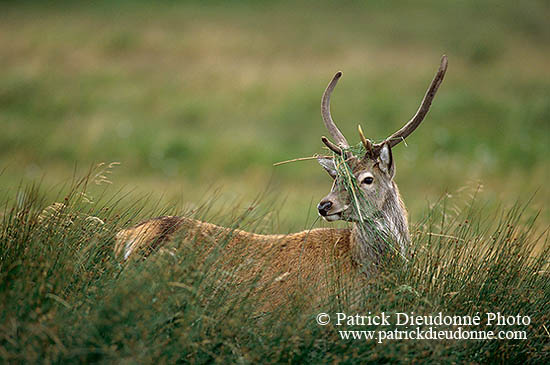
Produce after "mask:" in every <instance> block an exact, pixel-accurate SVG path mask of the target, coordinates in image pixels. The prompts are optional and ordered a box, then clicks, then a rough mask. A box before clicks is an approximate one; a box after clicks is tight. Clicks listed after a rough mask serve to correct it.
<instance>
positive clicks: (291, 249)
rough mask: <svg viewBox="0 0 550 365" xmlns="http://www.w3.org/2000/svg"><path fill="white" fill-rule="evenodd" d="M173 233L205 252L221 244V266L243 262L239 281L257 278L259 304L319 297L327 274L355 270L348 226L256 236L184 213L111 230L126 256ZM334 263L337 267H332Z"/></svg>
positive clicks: (347, 274)
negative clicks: (302, 295)
mask: <svg viewBox="0 0 550 365" xmlns="http://www.w3.org/2000/svg"><path fill="white" fill-rule="evenodd" d="M177 232H181V233H184V235H185V237H182V238H185V239H189V241H191V242H194V244H195V245H201V247H196V248H197V249H199V248H200V249H202V250H204V251H205V252H211V250H212V249H214V248H215V247H217V245H219V244H225V246H224V247H223V250H224V253H222V254H220V255H219V259H220V260H222V261H224V262H223V263H222V265H224V266H227V267H235V266H236V265H239V264H242V263H245V262H246V263H247V264H246V268H245V269H244V273H245V274H244V275H243V278H242V280H241V281H242V282H247V281H250V280H259V282H258V284H259V285H258V287H259V288H260V290H262V292H263V294H262V299H263V300H264V301H265V304H264V305H263V307H264V308H273V307H276V306H278V305H280V304H282V303H285V302H286V301H288V300H289V299H290V297H291V296H292V295H293V294H295V293H304V292H308V291H310V292H311V294H312V295H311V298H312V299H313V296H316V297H319V292H320V291H323V293H324V294H328V291H330V288H327V286H326V283H327V282H330V281H328V280H327V274H328V275H330V274H331V273H337V274H338V275H339V279H338V280H340V281H342V280H348V279H352V278H354V277H355V276H356V274H357V273H358V270H357V269H356V268H355V265H354V263H353V260H352V259H351V258H350V253H351V251H352V250H351V249H350V248H351V246H353V245H354V244H355V243H354V234H353V231H352V230H351V229H331V228H318V229H312V230H308V231H302V232H297V233H292V234H288V235H261V234H255V233H250V232H246V231H243V230H239V229H230V228H226V227H220V226H217V225H214V224H211V223H206V222H202V221H198V220H194V219H190V218H186V217H174V216H166V217H159V218H154V219H151V220H148V221H145V222H142V223H140V224H138V225H137V226H135V227H132V228H128V229H125V230H123V231H120V232H119V233H118V234H117V235H116V246H115V251H116V253H117V254H118V255H120V254H123V253H125V251H127V250H128V249H130V250H131V253H130V254H128V255H126V257H130V256H131V255H135V254H136V253H137V252H142V253H148V252H149V251H151V250H152V249H154V248H157V247H160V246H161V245H162V243H164V242H166V241H167V240H169V239H170V238H171V237H173V236H174V234H177ZM205 246H206V247H205ZM126 253H127V252H126ZM226 253H227V254H226ZM336 267H338V270H332V269H333V268H336ZM242 273H243V272H242V271H241V274H242Z"/></svg>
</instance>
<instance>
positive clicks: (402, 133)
mask: <svg viewBox="0 0 550 365" xmlns="http://www.w3.org/2000/svg"><path fill="white" fill-rule="evenodd" d="M446 71H447V56H446V55H443V57H441V64H440V65H439V70H437V73H436V74H435V77H434V79H433V80H432V83H431V84H430V87H429V88H428V91H426V95H424V99H422V103H421V104H420V107H419V108H418V110H417V111H416V114H415V115H414V117H412V119H411V120H410V121H409V122H408V123H407V124H405V125H404V126H403V127H402V128H401V129H400V130H398V131H397V132H395V133H394V134H392V135H391V136H389V137H388V138H386V140H385V141H384V142H382V143H378V144H376V146H375V147H377V148H380V147H381V146H382V144H383V143H388V145H389V147H393V146H395V145H396V144H398V143H399V142H401V141H403V140H404V139H405V138H407V137H408V136H409V134H411V133H412V132H413V131H414V130H415V129H416V128H417V127H418V126H419V125H420V123H422V120H424V117H425V116H426V114H427V113H428V110H430V106H431V105H432V101H433V99H434V97H435V93H436V92H437V89H438V88H439V85H441V82H442V81H443V77H444V76H445V72H446Z"/></svg>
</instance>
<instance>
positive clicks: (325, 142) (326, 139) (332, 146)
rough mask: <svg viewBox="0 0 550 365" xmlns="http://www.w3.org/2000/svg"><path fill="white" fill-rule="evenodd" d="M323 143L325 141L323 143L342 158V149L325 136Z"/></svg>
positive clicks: (322, 138) (322, 139)
mask: <svg viewBox="0 0 550 365" xmlns="http://www.w3.org/2000/svg"><path fill="white" fill-rule="evenodd" d="M321 141H323V143H324V144H325V145H326V146H327V147H328V148H329V149H330V150H331V151H333V152H334V153H336V154H337V155H339V156H342V149H341V148H340V147H338V146H337V145H335V144H334V143H332V142H331V141H329V139H328V138H327V137H325V136H322V137H321Z"/></svg>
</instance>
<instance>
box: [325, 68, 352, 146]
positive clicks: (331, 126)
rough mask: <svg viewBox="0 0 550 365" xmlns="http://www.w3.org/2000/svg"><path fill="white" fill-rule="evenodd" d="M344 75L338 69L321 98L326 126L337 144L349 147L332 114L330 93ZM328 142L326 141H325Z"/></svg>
mask: <svg viewBox="0 0 550 365" xmlns="http://www.w3.org/2000/svg"><path fill="white" fill-rule="evenodd" d="M341 76H342V71H338V72H337V73H336V75H334V77H333V78H332V81H331V82H330V83H329V84H328V86H327V88H326V90H325V92H324V93H323V98H322V99H321V115H322V116H323V121H324V122H325V126H326V127H327V129H328V132H329V133H330V135H331V136H332V138H334V140H335V141H336V144H338V145H340V146H342V147H344V148H347V147H349V143H348V141H347V140H346V137H344V135H343V134H342V132H340V130H339V129H338V127H337V126H336V124H335V123H334V121H333V120H332V116H331V115H330V95H331V94H332V91H333V90H334V87H335V86H336V84H337V83H338V79H339V78H340V77H341ZM325 144H326V143H325Z"/></svg>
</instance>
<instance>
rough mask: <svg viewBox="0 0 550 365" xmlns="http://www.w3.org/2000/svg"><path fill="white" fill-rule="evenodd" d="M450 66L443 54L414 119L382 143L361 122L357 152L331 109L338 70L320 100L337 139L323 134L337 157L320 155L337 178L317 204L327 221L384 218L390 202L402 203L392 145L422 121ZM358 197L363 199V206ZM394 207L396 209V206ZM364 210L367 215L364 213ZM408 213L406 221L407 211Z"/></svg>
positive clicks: (332, 174)
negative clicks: (367, 135)
mask: <svg viewBox="0 0 550 365" xmlns="http://www.w3.org/2000/svg"><path fill="white" fill-rule="evenodd" d="M446 70H447V57H446V56H443V57H442V58H441V64H440V66H439V70H438V71H437V73H436V75H435V77H434V79H433V80H432V83H431V84H430V87H429V88H428V91H427V92H426V95H425V96H424V99H423V100H422V103H421V104H420V107H419V108H418V111H417V112H416V114H415V115H414V116H413V117H412V119H411V120H410V121H409V122H408V123H406V124H405V125H404V126H403V127H402V128H401V129H399V130H398V131H396V132H395V133H393V134H392V135H391V136H389V137H388V138H386V139H385V140H383V141H382V142H380V143H373V142H372V141H371V140H369V139H367V138H365V136H364V134H363V131H362V129H361V126H359V127H358V129H359V137H360V139H361V142H362V146H363V147H364V153H363V154H362V155H359V156H357V155H355V154H354V153H353V152H352V151H351V148H350V145H349V143H348V142H347V140H346V138H345V137H344V135H343V134H342V132H340V130H339V129H338V127H337V126H336V124H335V123H334V121H333V120H332V116H331V113H330V96H331V94H332V91H333V90H334V87H335V86H336V83H337V82H338V80H339V79H340V77H341V76H342V72H337V73H336V75H334V77H333V79H332V81H331V82H330V83H329V85H328V86H327V88H326V90H325V92H324V93H323V97H322V100H321V114H322V116H323V121H324V123H325V126H326V127H327V129H328V132H329V134H330V136H331V137H332V138H333V140H334V141H335V142H336V143H333V142H331V141H330V140H328V139H327V138H326V137H324V136H323V137H322V138H321V140H322V141H323V143H324V144H325V145H326V146H327V147H328V148H329V149H330V150H331V151H333V152H334V154H335V156H334V158H325V157H320V158H318V161H319V163H320V164H321V166H322V167H323V168H324V169H325V170H326V171H327V172H328V173H329V175H330V176H331V177H332V178H333V179H334V183H333V185H332V189H331V191H330V193H329V194H328V195H327V196H325V197H324V198H323V199H322V200H321V201H320V203H319V205H318V206H317V208H318V211H319V215H321V217H323V218H324V219H325V220H327V221H336V220H345V221H352V222H358V221H361V220H364V219H365V218H367V219H374V218H376V217H377V216H381V217H382V218H383V217H384V216H385V215H387V214H390V213H391V212H387V211H388V210H391V209H392V208H391V207H390V205H392V204H391V202H394V203H395V202H398V203H399V204H398V205H400V206H401V208H402V211H403V212H405V210H404V208H403V207H402V203H401V199H400V197H399V192H398V190H397V186H396V185H395V183H394V182H393V177H394V175H395V164H394V161H393V157H392V148H393V147H394V146H396V145H397V144H399V143H400V142H401V141H404V140H405V138H407V137H408V136H409V135H410V134H411V133H412V132H413V131H414V130H415V129H416V128H417V127H418V126H419V125H420V123H421V122H422V120H423V119H424V117H425V116H426V114H427V113H428V110H429V109H430V106H431V104H432V101H433V98H434V96H435V93H436V92H437V90H438V88H439V85H440V84H441V82H442V81H443V77H444V76H445V71H446ZM357 201H362V204H361V205H362V206H361V208H359V207H357ZM393 205H394V206H395V204H393ZM394 209H397V208H395V207H394ZM361 214H363V215H366V217H365V216H361ZM403 215H405V218H404V219H405V221H406V213H403Z"/></svg>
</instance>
